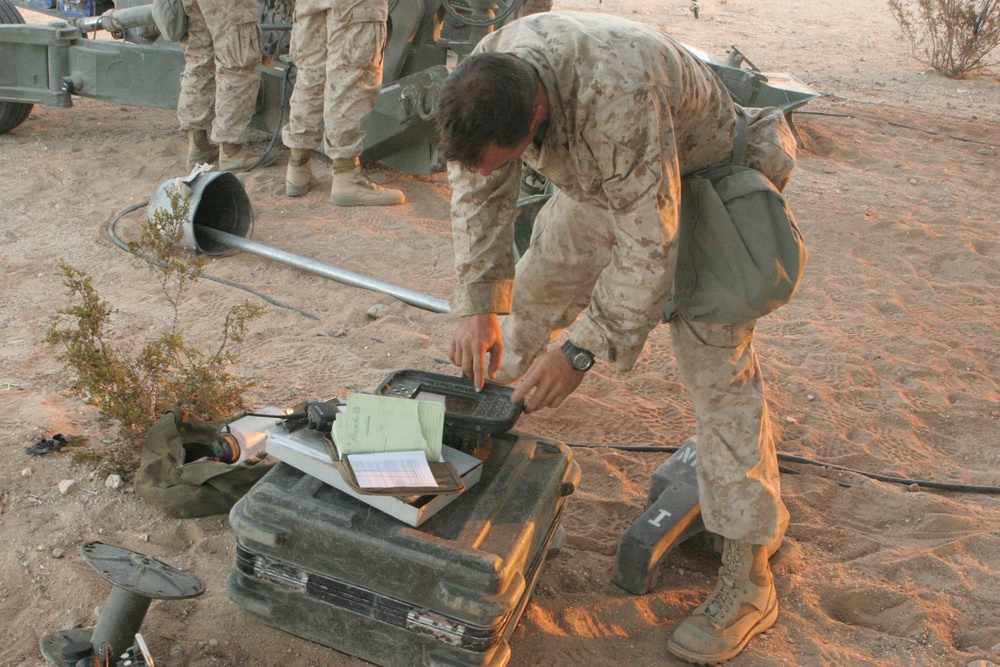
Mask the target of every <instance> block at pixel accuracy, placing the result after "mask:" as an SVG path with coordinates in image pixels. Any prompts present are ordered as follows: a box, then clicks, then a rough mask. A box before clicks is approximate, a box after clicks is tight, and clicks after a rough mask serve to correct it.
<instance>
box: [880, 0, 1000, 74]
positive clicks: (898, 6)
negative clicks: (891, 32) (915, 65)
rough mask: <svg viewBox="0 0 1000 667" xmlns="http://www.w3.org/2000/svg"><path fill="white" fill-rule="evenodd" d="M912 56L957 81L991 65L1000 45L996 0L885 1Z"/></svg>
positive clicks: (999, 9) (999, 10)
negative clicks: (992, 53) (908, 45)
mask: <svg viewBox="0 0 1000 667" xmlns="http://www.w3.org/2000/svg"><path fill="white" fill-rule="evenodd" d="M888 1H889V10H890V11H891V12H892V15H893V18H895V19H896V22H897V23H899V27H900V28H901V29H902V39H904V40H906V41H909V43H910V47H911V50H912V53H913V56H914V57H915V58H916V59H917V60H919V61H920V62H922V63H924V64H926V65H930V66H931V67H933V68H934V69H935V70H936V71H938V72H940V73H941V74H943V75H945V76H947V77H950V78H953V79H961V78H964V77H966V76H968V75H969V74H972V73H975V72H978V71H979V70H982V69H983V68H985V67H988V66H989V65H991V64H993V63H992V62H991V61H990V60H989V57H990V53H991V52H992V51H993V49H995V48H996V46H997V44H998V43H1000V0H888Z"/></svg>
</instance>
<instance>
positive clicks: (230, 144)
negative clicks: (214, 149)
mask: <svg viewBox="0 0 1000 667" xmlns="http://www.w3.org/2000/svg"><path fill="white" fill-rule="evenodd" d="M201 1H202V2H203V3H204V4H203V7H202V11H204V13H205V21H206V23H207V24H208V28H209V30H210V31H211V32H212V40H213V42H214V44H215V61H216V70H215V79H216V92H215V122H214V123H212V141H214V142H215V143H216V144H220V145H221V146H222V151H221V153H220V155H219V169H220V170H221V171H237V170H242V169H245V168H246V167H249V166H250V165H251V164H252V163H253V162H254V160H253V159H252V158H251V156H250V155H249V152H248V150H247V147H246V143H247V140H248V136H249V133H248V126H249V125H250V119H251V118H252V117H253V113H254V110H255V108H256V106H257V91H258V90H259V89H260V68H261V58H262V53H261V44H262V42H263V38H262V36H261V32H260V6H259V5H258V3H257V0H201Z"/></svg>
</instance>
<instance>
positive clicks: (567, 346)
mask: <svg viewBox="0 0 1000 667" xmlns="http://www.w3.org/2000/svg"><path fill="white" fill-rule="evenodd" d="M562 351H563V352H564V353H565V354H566V358H567V359H569V363H570V365H571V366H572V367H573V368H575V369H576V370H578V371H589V370H590V369H591V368H592V367H593V366H594V355H593V354H592V353H591V352H590V350H585V349H583V348H582V347H577V346H576V345H573V343H571V342H570V341H566V342H565V343H563V344H562Z"/></svg>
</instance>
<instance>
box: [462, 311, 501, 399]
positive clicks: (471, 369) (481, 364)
mask: <svg viewBox="0 0 1000 667" xmlns="http://www.w3.org/2000/svg"><path fill="white" fill-rule="evenodd" d="M487 356H489V365H488V366H487V362H486V357H487ZM450 358H451V363H453V364H455V365H456V366H458V367H460V368H461V369H462V374H463V375H465V377H467V378H472V382H473V384H474V385H475V387H476V391H481V390H482V388H483V385H484V384H485V383H486V378H487V376H488V377H489V378H490V379H491V380H492V379H494V378H495V377H496V375H497V370H498V369H499V368H500V362H501V361H502V360H503V334H502V333H501V331H500V321H499V320H498V319H497V316H496V313H483V314H481V315H469V316H468V317H465V318H463V319H462V323H461V324H459V325H458V329H456V330H455V335H454V337H453V338H452V340H451V351H450Z"/></svg>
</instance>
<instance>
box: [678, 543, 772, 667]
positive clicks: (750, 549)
mask: <svg viewBox="0 0 1000 667" xmlns="http://www.w3.org/2000/svg"><path fill="white" fill-rule="evenodd" d="M767 551H768V549H767V547H766V546H761V545H756V544H749V543H747V542H736V541H734V540H726V543H725V546H724V548H723V550H722V567H721V568H719V582H718V583H717V584H716V585H715V590H714V591H712V594H711V595H709V596H708V599H707V600H705V602H704V603H703V604H702V605H701V606H700V607H698V608H697V609H695V610H694V611H693V612H692V613H691V616H689V617H688V618H687V619H686V620H685V621H684V622H683V623H681V624H680V625H679V626H678V627H677V629H676V630H674V635H673V637H672V638H671V639H670V641H669V642H667V650H669V651H670V652H671V653H673V654H674V655H676V656H677V657H679V658H683V659H684V660H687V661H688V662H693V663H696V664H699V665H714V664H716V663H719V662H725V661H726V660H729V659H730V658H734V657H736V655H737V654H738V653H739V652H740V651H742V650H743V647H745V646H746V645H747V642H748V641H750V639H751V638H752V637H754V636H755V635H757V634H760V633H761V632H764V631H765V630H767V629H768V628H770V627H771V626H772V625H774V621H775V620H776V619H777V618H778V598H777V595H776V593H775V590H774V579H773V578H772V577H771V568H770V566H769V565H768V563H767Z"/></svg>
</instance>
